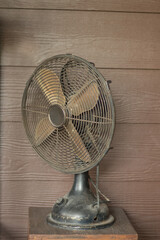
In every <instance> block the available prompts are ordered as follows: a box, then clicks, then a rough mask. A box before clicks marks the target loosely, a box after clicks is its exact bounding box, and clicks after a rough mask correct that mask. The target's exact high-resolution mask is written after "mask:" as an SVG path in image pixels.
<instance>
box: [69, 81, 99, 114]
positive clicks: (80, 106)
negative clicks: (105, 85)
mask: <svg viewBox="0 0 160 240" xmlns="http://www.w3.org/2000/svg"><path fill="white" fill-rule="evenodd" d="M98 98H99V90H98V86H97V83H96V82H91V83H90V84H89V85H87V86H85V87H84V88H82V89H80V90H79V91H78V92H77V93H76V94H74V95H73V96H72V97H71V99H70V100H69V101H68V104H67V107H68V109H69V110H70V111H71V113H72V114H73V115H75V116H78V115H79V114H81V113H83V112H86V111H89V110H91V109H92V108H93V107H94V106H95V105H96V103H97V101H98Z"/></svg>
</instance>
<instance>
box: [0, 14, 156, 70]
mask: <svg viewBox="0 0 160 240" xmlns="http://www.w3.org/2000/svg"><path fill="white" fill-rule="evenodd" d="M0 16H1V42H2V46H3V54H2V57H1V64H2V65H13V66H17V65H18V66H22V65H23V66H35V65H37V64H38V63H40V62H41V61H42V60H44V59H45V58H47V57H50V56H53V55H56V54H60V53H73V54H75V55H79V56H81V57H83V58H86V59H88V60H90V61H92V62H94V63H95V64H96V66H97V67H103V68H106V67H108V68H147V69H148V68H150V69H160V54H159V51H160V41H159V39H160V31H159V22H160V15H159V14H137V13H132V14H131V13H114V12H107V13H106V12H105V13H103V12H85V11H84V12H83V11H54V10H53V11H44V10H39V11H37V10H22V9H21V10H19V9H1V10H0ZM153 26H154V27H153ZM146 29H147V30H146Z"/></svg>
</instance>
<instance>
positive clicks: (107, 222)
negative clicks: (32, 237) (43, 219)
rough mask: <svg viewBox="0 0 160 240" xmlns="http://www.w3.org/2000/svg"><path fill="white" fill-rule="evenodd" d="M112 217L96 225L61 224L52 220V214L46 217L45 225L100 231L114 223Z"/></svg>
mask: <svg viewBox="0 0 160 240" xmlns="http://www.w3.org/2000/svg"><path fill="white" fill-rule="evenodd" d="M114 220H115V219H114V217H113V216H112V215H109V217H108V219H107V220H104V221H101V222H98V223H96V222H95V223H89V224H74V223H67V222H65V223H62V222H59V221H56V220H54V219H53V218H52V214H51V213H50V214H48V216H47V223H49V224H51V225H52V226H54V227H58V228H63V229H80V230H87V229H102V228H105V227H110V226H111V225H112V224H113V223H114Z"/></svg>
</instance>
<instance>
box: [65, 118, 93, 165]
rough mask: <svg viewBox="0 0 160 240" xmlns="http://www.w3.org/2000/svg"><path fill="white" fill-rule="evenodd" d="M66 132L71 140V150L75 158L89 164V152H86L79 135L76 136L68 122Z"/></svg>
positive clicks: (76, 133)
mask: <svg viewBox="0 0 160 240" xmlns="http://www.w3.org/2000/svg"><path fill="white" fill-rule="evenodd" d="M66 131H67V132H68V135H69V136H70V138H71V140H72V143H73V148H74V151H75V153H76V155H77V157H78V158H80V159H81V160H82V161H84V162H90V161H91V157H90V155H89V152H88V151H87V149H86V147H85V145H84V143H83V141H82V139H81V137H80V135H79V134H78V132H77V130H76V129H75V127H74V125H73V124H72V122H71V121H69V122H68V125H67V126H66Z"/></svg>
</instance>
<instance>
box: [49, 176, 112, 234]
mask: <svg viewBox="0 0 160 240" xmlns="http://www.w3.org/2000/svg"><path fill="white" fill-rule="evenodd" d="M113 222H114V217H113V216H112V215H111V214H110V212H109V208H108V206H107V204H106V203H105V202H103V201H102V200H100V203H99V206H98V204H97V198H96V197H95V196H94V194H93V193H92V191H91V190H90V187H89V182H88V172H85V173H80V174H76V175H75V178H74V184H73V187H72V189H71V191H70V192H69V193H68V194H66V195H65V196H64V197H63V198H61V199H59V200H57V202H56V203H55V205H54V206H53V209H52V212H51V213H50V214H49V215H48V216H47V223H48V224H50V225H52V226H55V227H59V228H65V229H80V230H83V229H84V230H85V229H99V228H105V227H109V226H111V225H112V224H113Z"/></svg>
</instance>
